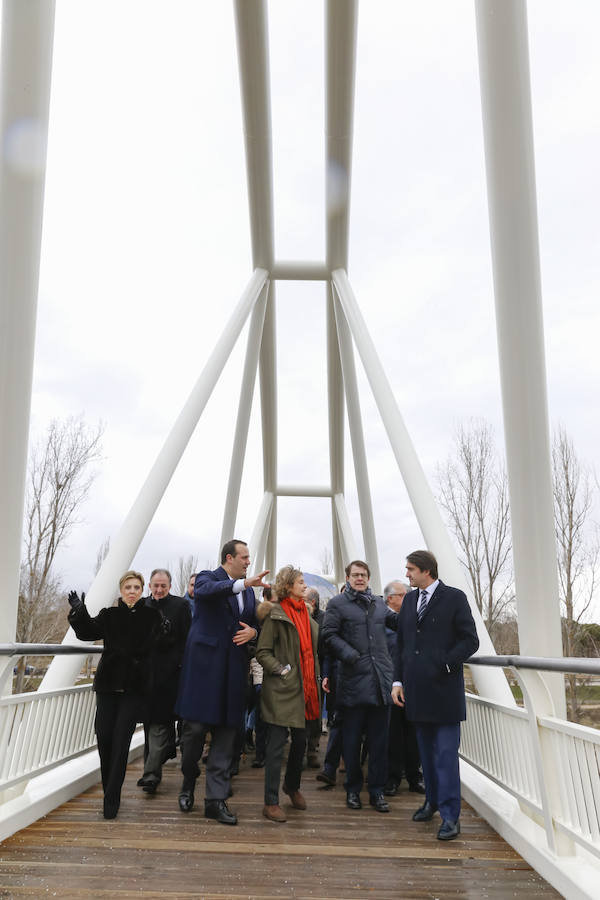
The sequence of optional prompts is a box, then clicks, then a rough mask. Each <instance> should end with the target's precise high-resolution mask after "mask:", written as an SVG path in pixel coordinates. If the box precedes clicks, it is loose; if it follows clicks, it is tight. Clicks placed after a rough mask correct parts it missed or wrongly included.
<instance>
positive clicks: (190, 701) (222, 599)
mask: <svg viewBox="0 0 600 900" xmlns="http://www.w3.org/2000/svg"><path fill="white" fill-rule="evenodd" d="M233 584H234V580H233V579H231V578H230V577H229V576H228V574H227V572H226V571H225V569H223V568H222V567H221V566H219V568H218V569H215V571H214V572H210V571H206V572H200V574H199V575H198V576H197V577H196V584H195V588H194V603H195V608H194V615H193V618H192V625H191V628H190V631H189V634H188V638H187V643H186V647H185V653H184V656H183V666H182V670H181V676H180V679H179V696H178V699H177V705H176V709H177V714H178V715H179V716H180V717H181V718H182V719H187V720H188V721H192V722H204V723H206V724H209V725H226V726H230V727H235V728H239V727H240V726H241V723H242V720H243V715H244V709H245V702H246V701H245V698H246V681H247V678H248V668H249V662H248V646H247V644H242V645H241V646H237V645H236V644H234V643H233V635H234V634H235V632H236V631H238V630H239V628H240V621H242V622H245V623H246V625H251V626H252V627H253V628H256V627H257V626H256V611H255V607H256V601H255V598H254V590H253V589H252V588H246V589H245V590H243V591H242V596H243V600H244V606H243V610H242V613H241V614H240V611H239V606H238V599H237V596H236V594H234V593H233V591H232V587H233Z"/></svg>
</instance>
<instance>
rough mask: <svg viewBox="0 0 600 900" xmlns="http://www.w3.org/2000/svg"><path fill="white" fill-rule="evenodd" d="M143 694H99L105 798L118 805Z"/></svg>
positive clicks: (101, 768)
mask: <svg viewBox="0 0 600 900" xmlns="http://www.w3.org/2000/svg"><path fill="white" fill-rule="evenodd" d="M141 706H142V698H141V697H140V696H138V695H137V694H125V693H116V692H115V693H107V694H96V737H97V738H98V753H99V754H100V772H101V774H102V787H103V789H104V798H105V800H106V801H107V802H108V803H109V804H116V805H117V806H118V804H119V802H120V800H121V788H122V786H123V781H124V780H125V771H126V769H127V758H128V756H129V746H130V744H131V738H132V736H133V732H134V731H135V726H136V722H137V717H138V714H139V711H140V709H141Z"/></svg>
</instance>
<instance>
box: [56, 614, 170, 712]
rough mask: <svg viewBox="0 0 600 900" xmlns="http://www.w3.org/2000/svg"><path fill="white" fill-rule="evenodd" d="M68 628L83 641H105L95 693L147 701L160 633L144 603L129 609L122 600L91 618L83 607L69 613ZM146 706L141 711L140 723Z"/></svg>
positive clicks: (158, 620) (155, 617) (159, 623)
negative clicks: (140, 698)
mask: <svg viewBox="0 0 600 900" xmlns="http://www.w3.org/2000/svg"><path fill="white" fill-rule="evenodd" d="M69 624H70V625H71V626H72V628H73V631H74V632H75V634H76V635H77V637H78V638H79V639H80V640H82V641H97V640H100V639H102V640H103V641H104V652H103V654H102V656H101V657H100V662H99V663H98V668H97V669H96V676H95V678H94V690H95V691H96V692H97V693H99V694H104V693H111V692H118V693H123V692H124V693H127V694H139V695H140V697H146V698H147V697H148V695H149V694H150V693H151V691H152V686H153V685H152V667H151V664H150V660H151V654H152V650H153V648H154V647H155V645H156V642H157V641H158V640H159V638H160V635H161V632H162V618H161V615H160V613H159V612H157V610H155V609H149V608H148V607H147V606H146V605H145V604H144V601H143V599H140V600H138V602H137V603H136V604H135V605H134V606H132V607H131V609H130V608H129V607H128V606H127V604H126V603H124V602H123V600H119V603H118V605H117V606H109V607H106V608H105V609H101V610H100V612H99V613H98V615H97V616H93V617H92V616H90V614H89V612H88V610H87V607H86V606H85V604H84V603H82V604H81V605H80V606H77V607H75V609H71V611H70V612H69ZM144 713H145V704H144V707H143V708H140V711H139V718H138V721H140V722H141V721H142V720H143V718H144Z"/></svg>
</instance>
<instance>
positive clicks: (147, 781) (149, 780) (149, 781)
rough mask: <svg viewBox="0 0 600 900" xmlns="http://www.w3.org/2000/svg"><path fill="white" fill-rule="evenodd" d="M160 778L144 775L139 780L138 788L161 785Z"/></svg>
mask: <svg viewBox="0 0 600 900" xmlns="http://www.w3.org/2000/svg"><path fill="white" fill-rule="evenodd" d="M159 781H160V778H157V777H156V775H142V777H141V778H138V783H137V786H138V787H141V788H147V787H150V786H151V785H154V787H156V785H157V784H158V783H159Z"/></svg>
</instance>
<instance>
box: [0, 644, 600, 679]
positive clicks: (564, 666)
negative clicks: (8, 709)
mask: <svg viewBox="0 0 600 900" xmlns="http://www.w3.org/2000/svg"><path fill="white" fill-rule="evenodd" d="M103 651H104V647H99V646H98V645H97V644H16V643H14V644H0V656H73V655H74V654H79V655H81V656H87V655H88V654H89V653H103ZM466 664H467V665H468V666H496V667H498V668H502V669H508V668H512V667H514V668H517V669H538V670H539V671H541V672H563V673H566V672H573V673H575V674H579V675H600V659H592V658H589V657H585V656H583V657H580V656H579V657H578V656H559V657H551V656H471V657H470V658H469V659H468V660H467V662H466Z"/></svg>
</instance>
